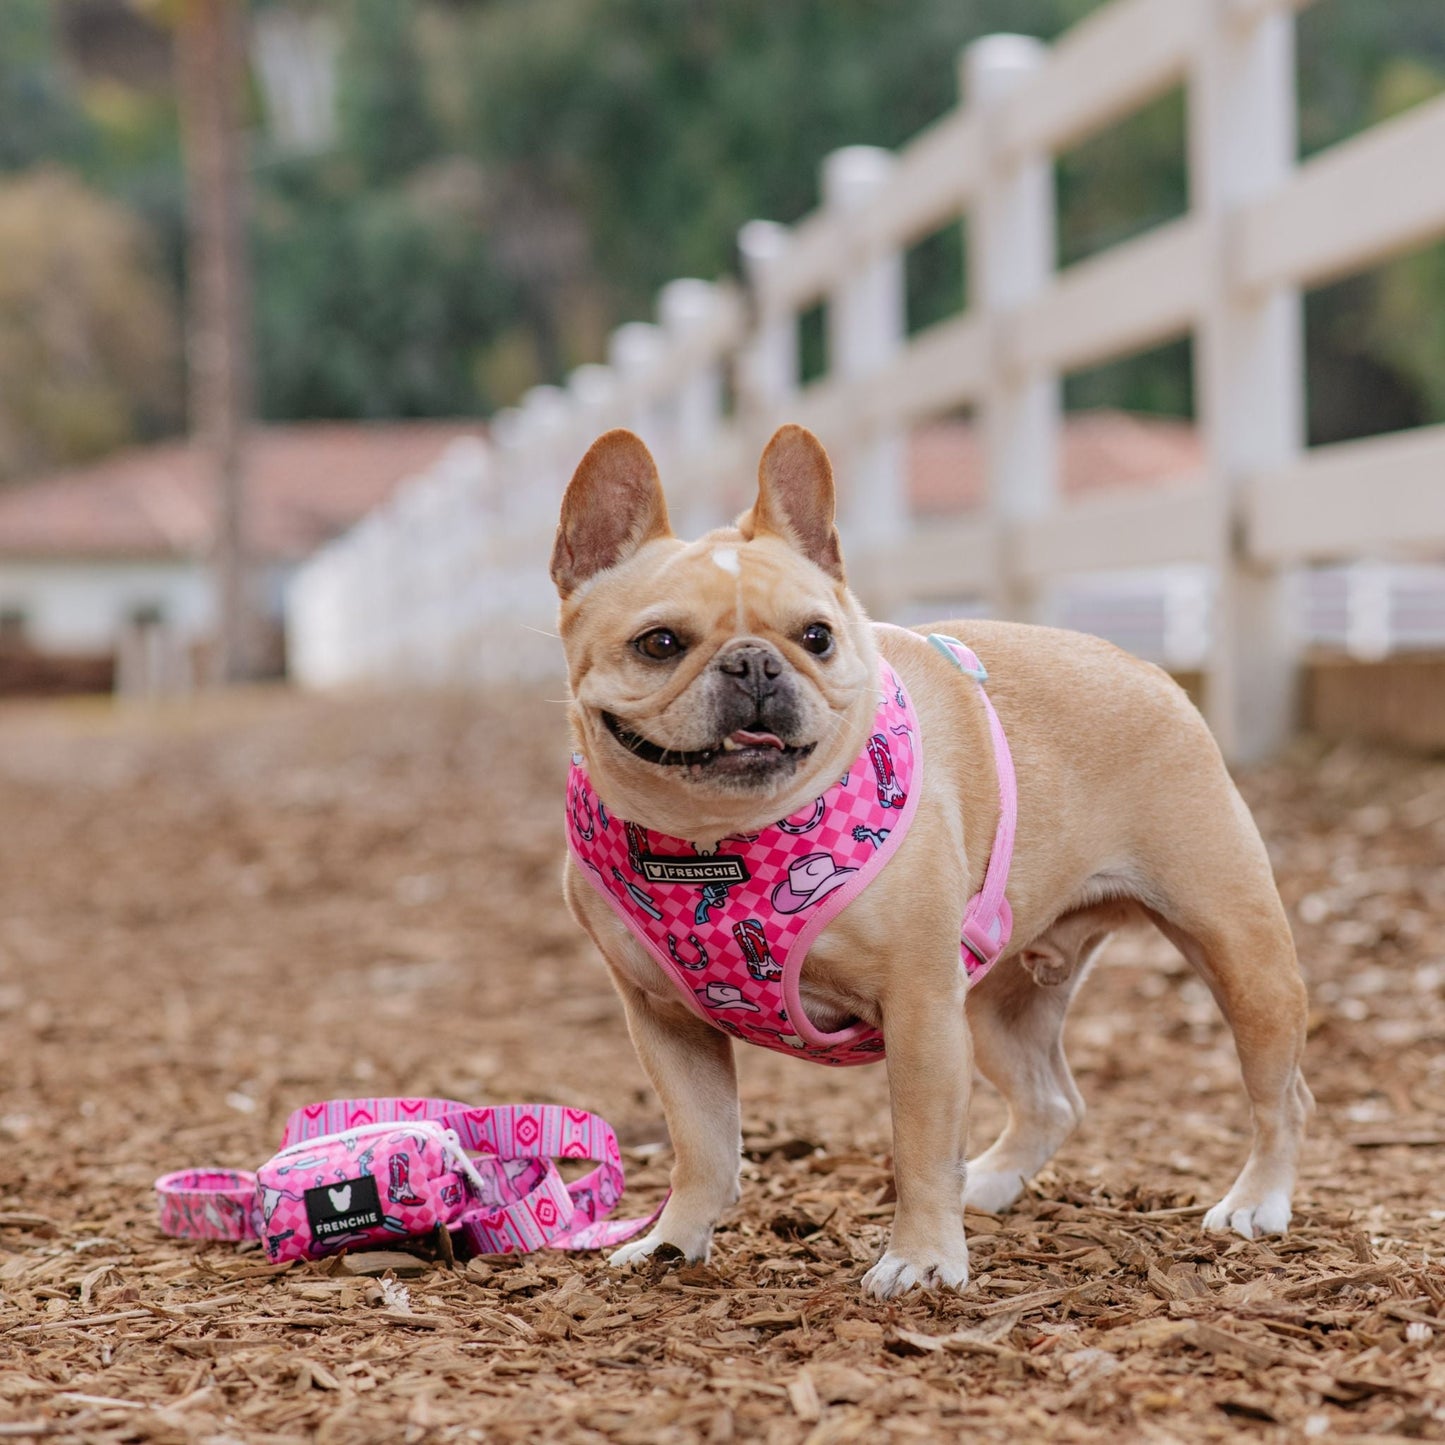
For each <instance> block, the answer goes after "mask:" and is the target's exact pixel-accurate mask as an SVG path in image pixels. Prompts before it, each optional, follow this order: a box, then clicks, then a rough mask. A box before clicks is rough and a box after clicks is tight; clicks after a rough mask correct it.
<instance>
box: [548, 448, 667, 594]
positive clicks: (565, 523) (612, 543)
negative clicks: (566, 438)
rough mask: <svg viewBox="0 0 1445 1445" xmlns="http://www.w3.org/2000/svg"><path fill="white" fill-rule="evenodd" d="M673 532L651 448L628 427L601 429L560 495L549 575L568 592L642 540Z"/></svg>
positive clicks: (559, 588)
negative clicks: (626, 428) (560, 506)
mask: <svg viewBox="0 0 1445 1445" xmlns="http://www.w3.org/2000/svg"><path fill="white" fill-rule="evenodd" d="M671 535H672V528H671V527H670V526H669V525H668V521H667V503H666V502H665V501H664V500H663V496H662V483H661V482H660V481H659V480H658V477H657V463H656V462H654V461H653V460H652V453H651V452H650V451H648V450H647V448H646V446H644V445H643V442H642V438H641V437H638V436H634V435H633V434H632V433H631V432H630V431H621V430H618V431H610V432H604V433H603V434H602V435H601V436H600V437H598V438H597V440H596V441H595V442H593V443H592V445H591V446H590V447H588V449H587V455H586V456H585V457H583V458H582V460H581V461H580V462H579V463H578V464H577V470H576V471H575V472H574V473H573V474H572V480H571V481H570V482H569V483H568V484H567V494H566V496H564V497H563V498H562V520H561V521H560V522H558V524H557V540H556V542H555V543H554V544H553V547H552V581H553V582H555V583H556V584H557V591H558V592H560V593H561V594H562V596H563V597H568V596H570V595H571V594H572V593H573V592H575V591H576V590H577V588H579V587H580V586H581V585H582V584H583V583H584V582H585V581H587V579H588V578H589V577H595V576H596V575H597V573H599V572H602V571H605V570H606V569H607V568H608V567H615V566H616V565H617V564H618V563H619V562H625V561H626V560H627V558H629V557H630V556H632V554H633V553H634V552H636V551H637V549H638V548H639V547H641V546H642V544H643V543H644V542H650V541H652V539H653V538H654V537H670V536H671Z"/></svg>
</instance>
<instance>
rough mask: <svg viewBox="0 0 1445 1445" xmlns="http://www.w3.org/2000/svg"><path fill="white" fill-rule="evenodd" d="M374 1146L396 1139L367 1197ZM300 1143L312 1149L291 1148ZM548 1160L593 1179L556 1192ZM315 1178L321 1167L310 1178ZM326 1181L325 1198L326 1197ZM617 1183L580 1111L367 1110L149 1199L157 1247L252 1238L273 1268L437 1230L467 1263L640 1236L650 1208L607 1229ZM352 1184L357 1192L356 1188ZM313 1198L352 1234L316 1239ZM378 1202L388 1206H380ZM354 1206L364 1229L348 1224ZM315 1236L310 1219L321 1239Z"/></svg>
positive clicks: (307, 1123) (599, 1136)
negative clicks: (479, 1257)
mask: <svg viewBox="0 0 1445 1445" xmlns="http://www.w3.org/2000/svg"><path fill="white" fill-rule="evenodd" d="M382 1136H400V1137H401V1139H402V1143H403V1145H404V1146H405V1147H403V1148H400V1149H394V1150H393V1151H392V1153H391V1157H390V1158H389V1159H388V1163H389V1164H390V1173H389V1177H388V1178H387V1179H384V1180H382V1181H381V1182H380V1185H379V1186H378V1185H377V1184H376V1183H373V1182H372V1181H371V1179H370V1176H369V1175H368V1174H367V1172H366V1171H367V1169H368V1168H369V1167H370V1166H371V1163H372V1160H371V1155H372V1154H374V1153H375V1150H376V1144H375V1143H374V1142H372V1141H376V1140H377V1139H378V1138H379V1137H382ZM384 1142H386V1143H388V1144H389V1143H391V1142H392V1141H391V1140H390V1139H389V1138H387V1139H384ZM308 1143H310V1144H313V1145H314V1146H315V1147H314V1148H313V1149H307V1148H305V1147H304V1146H306V1145H307V1144H308ZM368 1143H370V1144H371V1147H370V1148H368V1147H365V1146H367V1145H368ZM308 1154H311V1155H314V1156H315V1157H314V1158H308V1157H305V1156H306V1155H308ZM557 1159H589V1160H593V1161H596V1166H597V1167H596V1168H594V1169H593V1170H591V1171H590V1172H589V1173H587V1174H585V1175H584V1176H583V1177H582V1178H580V1179H577V1180H575V1181H573V1182H572V1183H571V1184H568V1183H567V1182H565V1181H564V1180H563V1179H562V1176H561V1175H560V1174H559V1173H558V1170H557V1166H556V1164H555V1162H554V1161H555V1160H557ZM317 1166H324V1168H323V1171H322V1172H321V1173H317V1172H316V1168H317ZM428 1169H429V1170H430V1174H429V1175H428V1177H427V1178H423V1173H424V1171H426V1170H428ZM308 1170H310V1173H308V1172H307V1171H308ZM357 1171H360V1172H359V1173H358V1172H357ZM288 1174H289V1175H291V1176H294V1179H295V1183H294V1187H291V1186H292V1180H291V1178H288V1177H287V1176H288ZM353 1175H355V1176H356V1177H352V1176H353ZM313 1178H314V1180H315V1183H314V1184H313V1186H312V1187H311V1188H310V1189H306V1188H305V1185H306V1183H307V1182H308V1180H310V1179H313ZM332 1179H334V1180H335V1181H336V1182H335V1185H334V1186H332V1187H328V1184H329V1181H331V1180H332ZM428 1183H432V1184H434V1185H435V1187H434V1188H433V1189H432V1190H431V1194H432V1195H433V1196H434V1197H428V1188H427V1185H428ZM625 1183H626V1181H625V1178H624V1175H623V1170H622V1155H621V1150H620V1149H619V1147H618V1144H617V1135H616V1133H615V1132H614V1131H613V1129H612V1126H611V1125H610V1124H608V1122H607V1121H606V1120H605V1119H603V1118H602V1117H601V1116H600V1115H597V1114H593V1113H590V1112H588V1111H587V1110H585V1109H567V1108H563V1107H562V1106H561V1105H557V1104H502V1105H495V1106H492V1107H486V1108H473V1107H471V1106H469V1105H467V1104H462V1103H458V1102H457V1101H455V1100H452V1099H410V1098H373V1099H331V1100H328V1101H326V1102H323V1103H318V1104H308V1105H306V1106H305V1107H304V1108H301V1109H297V1110H296V1111H295V1112H294V1113H293V1114H292V1115H291V1117H290V1118H289V1119H288V1120H287V1121H286V1128H285V1132H284V1134H283V1135H282V1141H281V1150H280V1152H279V1153H278V1154H277V1155H276V1156H275V1158H273V1159H272V1160H271V1161H269V1163H268V1164H266V1165H263V1166H262V1168H261V1169H260V1170H259V1171H257V1172H256V1173H252V1172H250V1171H247V1170H227V1169H186V1170H181V1171H179V1172H178V1173H174V1174H167V1175H164V1176H163V1177H162V1178H160V1179H158V1180H156V1185H155V1188H156V1196H157V1200H158V1203H159V1206H160V1219H161V1229H162V1230H163V1231H164V1232H165V1233H166V1234H170V1235H174V1236H176V1237H179V1238H182V1239H220V1240H242V1239H261V1240H262V1241H263V1242H264V1243H265V1244H266V1247H267V1252H268V1254H270V1255H271V1257H272V1258H273V1259H278V1260H280V1259H287V1258H303V1257H313V1258H314V1257H318V1256H320V1255H322V1254H325V1253H328V1252H330V1251H331V1250H334V1249H336V1248H341V1247H345V1246H357V1247H364V1246H365V1245H374V1244H376V1243H379V1242H383V1241H384V1239H385V1238H386V1230H388V1229H389V1230H390V1231H391V1234H392V1237H394V1238H401V1237H405V1236H407V1235H412V1236H416V1235H422V1234H427V1233H430V1232H431V1231H432V1230H433V1229H434V1228H435V1227H436V1225H437V1224H438V1223H440V1224H443V1225H444V1226H445V1227H447V1228H449V1229H456V1230H460V1231H461V1233H462V1235H463V1237H464V1239H465V1241H466V1243H467V1245H468V1246H469V1247H470V1248H471V1250H472V1252H474V1253H478V1254H519V1253H529V1252H531V1251H533V1250H538V1249H543V1248H552V1249H579V1250H580V1249H601V1248H606V1247H608V1246H610V1245H613V1244H617V1243H620V1242H621V1241H622V1240H625V1239H630V1238H631V1237H632V1236H633V1235H634V1234H637V1233H639V1232H641V1230H643V1229H645V1228H646V1227H647V1226H648V1225H650V1224H651V1223H652V1222H653V1221H654V1220H655V1219H656V1218H657V1216H658V1214H660V1213H661V1212H662V1209H661V1205H659V1206H658V1208H657V1210H655V1211H654V1212H653V1213H652V1214H651V1215H649V1216H648V1217H647V1218H645V1219H619V1220H608V1219H607V1218H606V1216H607V1215H608V1214H609V1213H610V1212H611V1211H612V1209H613V1208H614V1207H615V1206H616V1204H617V1202H618V1200H619V1199H620V1198H621V1197H622V1191H623V1188H624V1187H625ZM363 1185H366V1186H368V1187H367V1188H366V1189H362V1188H360V1187H358V1186H363ZM317 1194H320V1195H321V1196H322V1200H321V1206H322V1209H323V1213H324V1211H325V1208H326V1206H327V1198H326V1196H327V1195H328V1194H329V1195H330V1204H331V1205H332V1206H333V1207H335V1206H341V1207H335V1208H334V1209H333V1212H334V1213H336V1214H338V1215H339V1214H342V1213H343V1212H344V1209H351V1210H352V1211H353V1213H352V1216H351V1217H350V1218H349V1219H346V1220H344V1221H343V1222H342V1223H339V1224H337V1225H336V1228H337V1229H338V1230H340V1229H343V1228H350V1229H352V1230H353V1231H359V1232H352V1233H350V1234H349V1235H347V1234H341V1233H338V1234H336V1235H335V1236H334V1237H333V1239H331V1240H326V1239H324V1238H320V1239H318V1238H316V1237H315V1235H316V1231H317V1225H318V1221H317V1218H316V1215H315V1201H314V1200H309V1199H308V1198H307V1196H308V1195H317ZM353 1196H354V1197H353ZM383 1197H385V1198H386V1199H387V1200H389V1201H391V1202H390V1203H388V1204H383V1203H382V1202H381V1200H382V1198H383ZM367 1207H371V1208H373V1209H374V1211H375V1214H374V1219H373V1218H372V1217H370V1216H367V1217H364V1218H363V1217H362V1216H363V1211H364V1210H365V1209H366V1208H367ZM388 1210H389V1211H390V1214H389V1215H387V1211H388ZM308 1215H309V1216H310V1217H309V1220H308ZM383 1216H387V1217H385V1219H384V1227H383V1228H380V1229H378V1228H377V1227H375V1224H376V1222H378V1221H382V1220H383ZM326 1223H327V1221H326V1220H325V1219H324V1218H323V1219H322V1221H321V1227H322V1228H324V1227H325V1226H326Z"/></svg>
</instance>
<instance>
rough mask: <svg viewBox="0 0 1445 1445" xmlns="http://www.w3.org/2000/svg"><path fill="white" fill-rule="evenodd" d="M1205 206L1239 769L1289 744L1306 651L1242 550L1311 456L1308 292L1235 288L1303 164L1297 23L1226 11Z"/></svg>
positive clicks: (1213, 36)
mask: <svg viewBox="0 0 1445 1445" xmlns="http://www.w3.org/2000/svg"><path fill="white" fill-rule="evenodd" d="M1189 118H1190V119H1189V131H1190V133H1189V148H1190V155H1189V162H1190V180H1191V188H1192V191H1193V197H1192V199H1193V204H1194V208H1195V211H1196V214H1198V215H1200V216H1201V217H1202V218H1203V219H1204V222H1205V224H1206V225H1207V226H1208V227H1209V233H1210V245H1209V265H1210V270H1211V275H1210V278H1209V287H1208V294H1207V298H1206V305H1205V312H1204V321H1203V325H1202V327H1201V330H1200V335H1199V338H1198V355H1197V357H1196V361H1195V386H1196V394H1197V398H1198V400H1197V407H1196V410H1197V411H1198V414H1199V418H1200V421H1201V423H1202V425H1203V429H1204V434H1205V440H1206V443H1207V448H1208V455H1209V463H1208V465H1209V473H1210V485H1211V487H1212V488H1213V489H1214V493H1215V496H1216V498H1217V499H1218V525H1217V547H1218V552H1217V558H1216V564H1215V565H1216V567H1217V577H1218V588H1217V592H1216V599H1215V610H1214V627H1213V629H1212V634H1213V635H1212V644H1211V649H1210V657H1209V663H1208V667H1207V669H1206V684H1205V713H1206V715H1207V716H1208V718H1209V721H1210V724H1211V726H1212V727H1213V729H1214V734H1215V736H1216V737H1217V738H1218V739H1219V744H1220V747H1221V748H1222V749H1223V750H1224V753H1225V755H1226V756H1227V757H1229V758H1230V759H1231V760H1232V761H1235V762H1247V761H1251V760H1253V759H1257V758H1260V757H1263V756H1265V755H1267V754H1268V753H1270V752H1271V751H1273V750H1274V749H1275V748H1277V747H1278V746H1279V745H1280V744H1281V743H1283V742H1284V741H1285V739H1286V738H1287V737H1288V736H1289V732H1290V729H1291V727H1292V724H1293V721H1294V698H1295V688H1296V684H1297V676H1296V671H1297V655H1296V644H1295V642H1294V638H1293V636H1292V631H1293V629H1292V628H1291V627H1290V624H1289V618H1288V615H1287V592H1286V588H1285V586H1284V583H1283V579H1282V576H1281V574H1280V573H1279V571H1278V570H1272V569H1270V568H1269V567H1268V566H1267V565H1264V564H1260V563H1251V562H1250V561H1249V560H1248V559H1247V558H1246V557H1245V555H1244V553H1243V548H1242V546H1241V544H1240V541H1239V525H1240V520H1239V519H1240V507H1239V497H1240V495H1241V492H1242V490H1243V488H1244V486H1245V484H1246V483H1247V482H1248V481H1249V479H1250V477H1251V476H1252V475H1253V474H1255V473H1257V472H1260V471H1262V470H1265V469H1267V468H1271V467H1278V466H1281V465H1283V464H1284V463H1286V462H1288V461H1289V460H1290V459H1291V458H1292V457H1293V456H1294V455H1295V454H1296V453H1297V452H1298V451H1299V449H1300V447H1301V445H1302V442H1303V433H1304V419H1303V412H1304V406H1303V356H1302V353H1303V344H1302V342H1303V338H1302V324H1301V313H1300V300H1299V293H1298V291H1297V289H1295V288H1292V287H1288V286H1274V287H1270V288H1266V289H1260V290H1247V289H1245V288H1244V287H1242V286H1240V285H1239V284H1238V283H1237V282H1236V280H1235V279H1234V276H1233V275H1232V267H1231V262H1232V259H1233V258H1232V248H1231V242H1232V239H1233V232H1232V229H1231V227H1232V221H1233V218H1234V215H1235V213H1236V212H1238V211H1239V209H1240V208H1241V207H1242V206H1244V205H1245V204H1247V203H1248V202H1251V201H1254V200H1257V199H1258V198H1259V197H1261V196H1264V195H1267V194H1268V193H1270V192H1271V191H1273V190H1275V189H1276V188H1278V187H1280V186H1282V185H1283V184H1284V183H1285V182H1286V181H1287V180H1288V179H1289V175H1290V171H1291V169H1292V168H1293V166H1294V164H1295V153H1296V101H1295V81H1294V17H1293V14H1292V13H1291V12H1290V11H1289V10H1286V9H1281V10H1273V9H1271V10H1268V11H1266V12H1263V13H1260V12H1257V11H1256V12H1241V11H1240V9H1239V7H1238V6H1237V5H1230V4H1229V3H1227V0H1212V4H1211V7H1210V11H1209V17H1208V24H1207V26H1206V30H1205V35H1204V38H1203V43H1202V45H1201V48H1200V50H1199V51H1198V53H1197V56H1196V60H1195V64H1194V69H1193V73H1192V75H1191V78H1190V95H1189Z"/></svg>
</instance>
